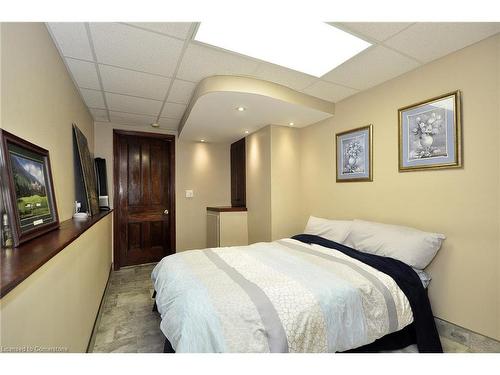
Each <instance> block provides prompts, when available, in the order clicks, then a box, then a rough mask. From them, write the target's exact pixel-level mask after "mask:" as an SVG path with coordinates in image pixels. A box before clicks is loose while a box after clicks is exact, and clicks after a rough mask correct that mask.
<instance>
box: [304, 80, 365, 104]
mask: <svg viewBox="0 0 500 375" xmlns="http://www.w3.org/2000/svg"><path fill="white" fill-rule="evenodd" d="M302 91H303V92H305V93H306V94H309V95H312V96H316V97H317V98H321V99H324V100H328V101H330V102H337V101H339V100H342V99H344V98H347V97H348V96H351V95H354V94H355V93H357V92H358V91H357V90H354V89H350V88H348V87H343V86H339V85H335V84H333V83H329V82H324V81H317V82H316V83H314V84H312V85H311V86H309V87H308V88H306V89H305V90H302Z"/></svg>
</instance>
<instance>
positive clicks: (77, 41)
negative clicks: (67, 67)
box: [47, 22, 94, 61]
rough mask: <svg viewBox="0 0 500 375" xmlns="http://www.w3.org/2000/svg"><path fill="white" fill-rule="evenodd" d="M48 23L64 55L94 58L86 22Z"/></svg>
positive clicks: (87, 58) (85, 58)
mask: <svg viewBox="0 0 500 375" xmlns="http://www.w3.org/2000/svg"><path fill="white" fill-rule="evenodd" d="M47 25H48V27H49V29H50V31H51V32H52V35H53V36H54V38H55V39H56V43H57V45H58V46H59V49H60V50H61V53H62V55H63V56H66V57H75V58H77V59H84V60H92V61H93V60H94V56H93V55H92V50H91V49H90V43H89V38H88V36H87V30H86V29H85V24H84V23H79V22H49V23H48V24H47Z"/></svg>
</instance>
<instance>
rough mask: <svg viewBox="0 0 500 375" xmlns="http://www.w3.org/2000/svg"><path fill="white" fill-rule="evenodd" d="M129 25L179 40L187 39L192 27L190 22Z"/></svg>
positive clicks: (134, 23) (136, 23)
mask: <svg viewBox="0 0 500 375" xmlns="http://www.w3.org/2000/svg"><path fill="white" fill-rule="evenodd" d="M129 24H130V25H134V26H137V27H142V28H143V29H148V30H152V31H156V32H158V33H162V34H166V35H170V36H175V37H177V38H181V39H186V38H187V37H188V35H189V30H190V27H191V25H192V23H191V22H130V23H129Z"/></svg>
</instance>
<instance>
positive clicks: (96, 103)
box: [80, 88, 106, 109]
mask: <svg viewBox="0 0 500 375" xmlns="http://www.w3.org/2000/svg"><path fill="white" fill-rule="evenodd" d="M80 92H81V93H82V97H83V100H84V101H85V104H87V107H92V108H101V109H105V108H106V106H105V105H104V98H103V96H102V91H97V90H88V89H82V88H80Z"/></svg>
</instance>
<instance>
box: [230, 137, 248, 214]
mask: <svg viewBox="0 0 500 375" xmlns="http://www.w3.org/2000/svg"><path fill="white" fill-rule="evenodd" d="M245 142H246V141H245V138H242V139H240V140H239V141H237V142H234V143H233V144H231V206H233V207H245V206H246V204H247V200H246V166H245V164H246V156H245Z"/></svg>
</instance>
